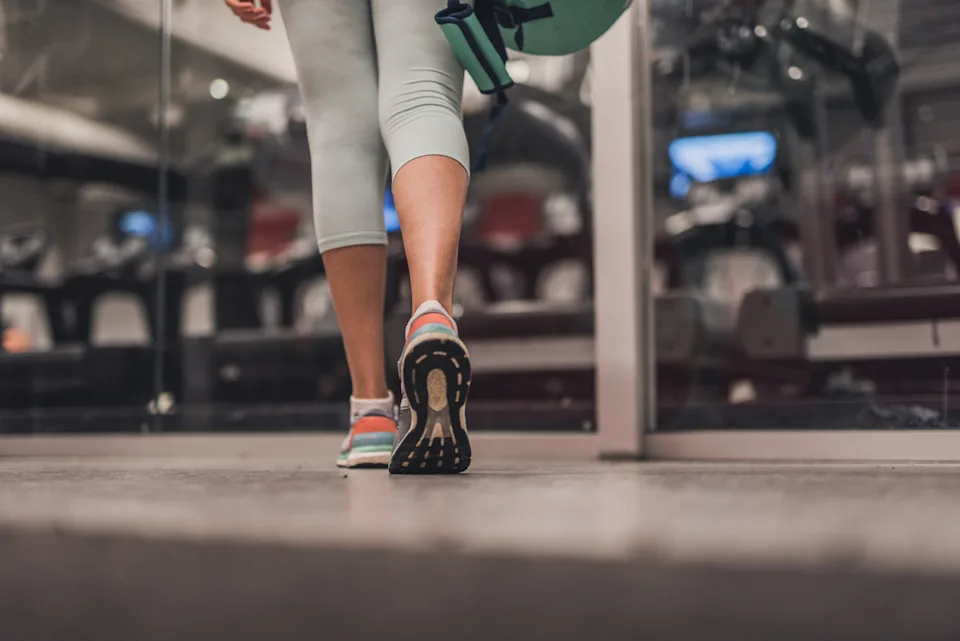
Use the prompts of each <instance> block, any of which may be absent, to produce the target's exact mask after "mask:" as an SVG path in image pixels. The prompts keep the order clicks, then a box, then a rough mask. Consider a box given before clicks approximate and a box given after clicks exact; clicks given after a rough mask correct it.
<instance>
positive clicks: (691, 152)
mask: <svg viewBox="0 0 960 641" xmlns="http://www.w3.org/2000/svg"><path fill="white" fill-rule="evenodd" d="M669 153H670V162H671V163H672V164H673V169H674V181H673V183H675V184H671V193H673V194H674V195H678V192H683V193H684V194H685V193H686V190H687V189H689V180H695V181H697V182H702V183H709V182H713V181H715V180H724V179H727V178H739V177H741V176H756V175H758V174H764V173H766V172H768V171H770V168H771V167H773V163H774V161H775V160H776V159H777V139H776V138H775V137H774V136H773V134H770V133H767V132H765V131H756V132H748V133H736V134H720V135H716V136H696V137H692V138H678V139H677V140H674V141H673V142H672V143H670V150H669ZM677 176H681V178H678V177H677Z"/></svg>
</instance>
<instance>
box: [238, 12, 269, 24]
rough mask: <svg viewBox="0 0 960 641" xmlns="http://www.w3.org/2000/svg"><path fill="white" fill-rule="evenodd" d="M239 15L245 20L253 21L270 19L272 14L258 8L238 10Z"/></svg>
mask: <svg viewBox="0 0 960 641" xmlns="http://www.w3.org/2000/svg"><path fill="white" fill-rule="evenodd" d="M236 13H237V16H239V18H240V19H241V20H243V21H244V22H253V21H254V20H262V19H264V18H267V19H269V18H270V16H268V15H267V14H265V13H263V10H261V9H257V10H256V11H239V12H236Z"/></svg>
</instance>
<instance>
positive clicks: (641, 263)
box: [591, 0, 656, 458]
mask: <svg viewBox="0 0 960 641" xmlns="http://www.w3.org/2000/svg"><path fill="white" fill-rule="evenodd" d="M649 5H650V0H634V3H633V6H632V7H631V9H630V10H629V11H628V14H627V16H625V17H624V18H623V19H622V20H621V21H620V22H619V23H617V25H615V26H614V28H613V29H611V30H610V32H609V33H607V34H606V35H605V36H604V37H603V38H601V39H600V40H599V41H598V42H597V43H596V44H595V45H594V47H593V50H592V56H593V59H592V64H591V85H592V99H591V102H592V104H593V145H594V148H593V154H592V155H593V180H594V194H595V198H594V203H595V211H594V215H593V242H594V263H595V265H594V267H595V269H594V274H595V280H596V286H595V319H596V363H597V373H596V382H597V423H598V436H599V440H600V452H601V455H603V456H606V457H626V458H637V457H639V456H641V455H642V454H643V441H644V434H645V433H646V432H647V431H648V430H652V429H653V428H654V424H655V405H654V404H655V389H656V387H655V386H656V381H655V380H654V373H655V366H654V363H655V354H654V351H653V297H652V290H651V284H652V276H653V197H652V196H653V194H652V189H653V180H652V162H653V154H652V145H651V142H652V141H651V137H652V120H651V109H652V101H651V99H650V94H651V91H650V81H651V78H650V76H651V69H650V54H649V51H650V44H649V39H650V32H649V15H650V6H649Z"/></svg>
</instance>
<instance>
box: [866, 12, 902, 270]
mask: <svg viewBox="0 0 960 641" xmlns="http://www.w3.org/2000/svg"><path fill="white" fill-rule="evenodd" d="M859 9H860V13H861V16H860V17H861V19H862V20H863V21H864V23H865V25H866V26H867V27H868V28H872V29H875V30H877V31H879V32H880V33H881V34H883V36H884V37H886V38H887V39H888V40H889V41H890V42H891V44H892V45H893V46H894V48H895V49H896V48H897V46H898V44H899V40H900V38H899V29H900V24H899V23H900V0H872V1H871V2H870V3H868V4H865V5H864V6H861V7H860V8H859ZM900 102H901V100H900V91H899V90H895V91H894V93H893V95H892V96H891V97H890V99H889V101H888V104H887V108H886V110H885V112H884V114H883V119H882V121H881V124H880V126H879V127H877V128H876V129H874V130H873V131H872V134H873V149H872V151H873V167H874V171H873V175H874V193H875V194H876V209H875V213H874V217H875V219H874V235H875V238H876V241H877V260H878V263H879V265H878V266H879V268H880V269H879V272H880V273H879V276H880V284H881V285H893V284H896V283H902V282H903V281H905V280H906V279H907V278H909V277H910V260H911V253H910V247H909V245H908V237H909V235H910V224H909V218H908V216H907V212H906V208H905V205H906V202H905V198H904V193H903V160H904V158H903V155H904V149H903V115H902V111H901V109H902V107H901V104H900Z"/></svg>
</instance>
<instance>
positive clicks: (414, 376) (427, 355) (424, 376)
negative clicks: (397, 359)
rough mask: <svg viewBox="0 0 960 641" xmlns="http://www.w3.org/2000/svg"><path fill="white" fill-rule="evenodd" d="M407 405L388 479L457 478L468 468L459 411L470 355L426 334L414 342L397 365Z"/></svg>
mask: <svg viewBox="0 0 960 641" xmlns="http://www.w3.org/2000/svg"><path fill="white" fill-rule="evenodd" d="M400 370H401V375H402V376H403V386H404V390H406V393H407V401H408V402H409V403H410V421H411V427H410V431H409V432H407V433H406V435H404V437H403V439H401V441H400V443H399V444H398V445H397V447H396V449H395V450H394V452H393V456H392V457H391V459H390V473H391V474H459V473H461V472H463V471H465V470H466V469H467V468H468V467H470V456H471V450H470V438H469V437H468V436H467V426H466V420H465V418H464V408H465V407H466V404H467V395H468V394H469V392H470V355H469V354H468V353H467V350H466V348H465V347H464V346H463V343H461V342H460V341H459V340H458V339H456V338H454V337H453V336H449V335H447V334H440V333H437V334H428V335H426V336H422V337H419V338H417V339H414V341H413V342H411V344H410V345H409V346H408V347H407V349H406V351H405V353H404V356H403V360H402V362H401V365H400Z"/></svg>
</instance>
